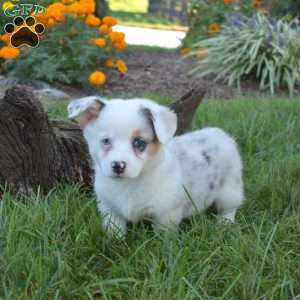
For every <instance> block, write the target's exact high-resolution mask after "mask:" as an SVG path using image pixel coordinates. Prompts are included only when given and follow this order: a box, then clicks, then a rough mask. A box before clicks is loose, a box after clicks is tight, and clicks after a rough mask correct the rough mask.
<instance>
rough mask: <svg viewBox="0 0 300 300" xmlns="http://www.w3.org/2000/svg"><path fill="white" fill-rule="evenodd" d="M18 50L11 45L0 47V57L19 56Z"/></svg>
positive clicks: (13, 57) (12, 57) (11, 57)
mask: <svg viewBox="0 0 300 300" xmlns="http://www.w3.org/2000/svg"><path fill="white" fill-rule="evenodd" d="M19 54H20V50H19V49H18V48H13V47H3V48H1V49H0V58H3V59H15V58H17V57H18V56H19Z"/></svg>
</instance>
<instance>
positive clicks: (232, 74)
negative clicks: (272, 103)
mask: <svg viewBox="0 0 300 300" xmlns="http://www.w3.org/2000/svg"><path fill="white" fill-rule="evenodd" d="M194 47H195V48H198V47H205V48H207V49H208V56H207V57H205V58H204V59H201V60H199V62H198V64H197V67H196V68H195V69H194V72H196V73H197V74H198V76H201V77H203V76H206V75H208V74H214V75H216V80H219V79H222V80H224V81H225V82H227V83H228V84H229V85H233V84H237V86H238V87H240V83H241V81H242V80H243V79H249V78H256V79H258V80H259V81H260V89H266V88H269V89H270V92H271V94H274V92H275V89H276V88H278V87H280V86H287V87H288V89H289V92H290V94H291V95H292V94H293V93H294V90H295V87H296V86H297V85H298V84H299V80H300V60H299V53H300V29H299V22H298V21H297V20H292V21H287V20H285V19H280V20H278V21H276V20H274V19H270V18H268V17H266V16H265V15H263V14H260V13H258V14H255V15H253V16H252V17H245V16H242V15H239V14H238V15H236V14H235V15H234V16H231V18H228V21H227V23H226V24H224V26H223V27H222V30H221V33H220V35H218V36H215V37H212V38H208V39H206V40H201V41H200V42H198V43H196V44H195V45H194Z"/></svg>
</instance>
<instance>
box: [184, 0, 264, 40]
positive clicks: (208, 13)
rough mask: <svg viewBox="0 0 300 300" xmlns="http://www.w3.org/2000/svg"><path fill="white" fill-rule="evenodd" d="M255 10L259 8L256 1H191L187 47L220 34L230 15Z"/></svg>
mask: <svg viewBox="0 0 300 300" xmlns="http://www.w3.org/2000/svg"><path fill="white" fill-rule="evenodd" d="M253 8H259V6H258V2H257V1H254V0H190V8H189V23H190V24H189V32H188V34H187V37H186V38H185V41H184V43H185V45H190V44H191V43H193V42H194V41H195V40H199V38H208V37H210V36H212V35H215V34H218V33H219V31H220V28H221V24H222V23H223V22H224V20H225V17H226V15H227V14H228V13H232V12H237V11H239V12H241V13H243V14H250V12H252V11H253Z"/></svg>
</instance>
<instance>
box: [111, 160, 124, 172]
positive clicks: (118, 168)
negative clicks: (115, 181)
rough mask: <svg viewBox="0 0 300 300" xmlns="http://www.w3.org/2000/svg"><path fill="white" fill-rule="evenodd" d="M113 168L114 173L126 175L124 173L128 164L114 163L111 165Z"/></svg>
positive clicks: (122, 162)
mask: <svg viewBox="0 0 300 300" xmlns="http://www.w3.org/2000/svg"><path fill="white" fill-rule="evenodd" d="M111 167H112V169H113V171H114V173H116V174H118V175H120V174H122V173H124V171H125V169H126V162H125V161H113V162H112V163H111Z"/></svg>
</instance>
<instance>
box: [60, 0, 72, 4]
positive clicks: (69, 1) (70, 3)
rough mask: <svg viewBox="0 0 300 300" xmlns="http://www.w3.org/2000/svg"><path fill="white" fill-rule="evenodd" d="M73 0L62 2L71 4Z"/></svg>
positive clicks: (63, 0)
mask: <svg viewBox="0 0 300 300" xmlns="http://www.w3.org/2000/svg"><path fill="white" fill-rule="evenodd" d="M72 2H73V0H62V3H63V4H71V3H72Z"/></svg>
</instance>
